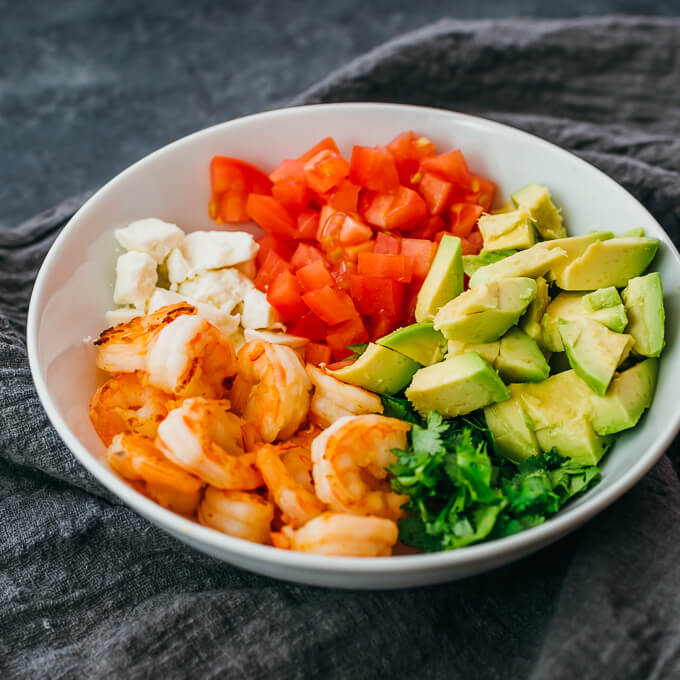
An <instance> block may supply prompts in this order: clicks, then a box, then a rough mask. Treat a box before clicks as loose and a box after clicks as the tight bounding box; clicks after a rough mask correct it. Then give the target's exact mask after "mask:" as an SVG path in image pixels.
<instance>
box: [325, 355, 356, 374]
mask: <svg viewBox="0 0 680 680" xmlns="http://www.w3.org/2000/svg"><path fill="white" fill-rule="evenodd" d="M347 352H348V353H349V350H347ZM355 361H356V358H355V357H351V358H348V359H340V361H334V362H333V363H332V364H328V366H326V368H327V369H328V370H329V371H339V370H340V369H341V368H345V367H346V366H351V365H352V364H353V363H354V362H355Z"/></svg>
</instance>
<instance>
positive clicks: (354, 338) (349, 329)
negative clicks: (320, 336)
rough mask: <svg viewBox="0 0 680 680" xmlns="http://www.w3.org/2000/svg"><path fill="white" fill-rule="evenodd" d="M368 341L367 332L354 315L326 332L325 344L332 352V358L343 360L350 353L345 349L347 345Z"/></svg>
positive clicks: (360, 319) (358, 318) (359, 319)
mask: <svg viewBox="0 0 680 680" xmlns="http://www.w3.org/2000/svg"><path fill="white" fill-rule="evenodd" d="M367 340H368V331H367V330H366V326H364V322H363V320H362V318H361V317H360V316H359V315H358V314H355V315H354V316H352V317H351V318H350V319H348V320H347V321H344V322H343V323H339V324H336V325H335V326H333V328H330V329H329V330H328V336H327V338H326V342H327V343H328V346H329V347H330V348H331V351H332V352H333V358H334V359H335V360H336V361H337V360H338V359H344V358H345V357H347V356H349V355H350V354H351V353H352V351H351V350H349V349H347V345H356V344H359V343H360V342H366V341H367Z"/></svg>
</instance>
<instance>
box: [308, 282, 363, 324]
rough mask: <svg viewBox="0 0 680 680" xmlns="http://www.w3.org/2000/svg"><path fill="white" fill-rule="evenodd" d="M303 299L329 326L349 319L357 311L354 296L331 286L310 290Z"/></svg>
mask: <svg viewBox="0 0 680 680" xmlns="http://www.w3.org/2000/svg"><path fill="white" fill-rule="evenodd" d="M302 299H303V300H304V301H305V303H306V304H307V306H308V307H309V308H310V309H311V310H312V311H313V312H314V314H316V315H317V316H318V317H319V318H320V319H321V320H322V321H323V322H324V323H325V324H328V325H329V326H334V325H335V324H338V323H342V322H343V321H347V320H348V319H351V318H352V317H353V316H355V315H356V313H357V311H356V308H355V306H354V303H353V302H352V298H351V297H350V296H349V295H347V293H345V292H343V291H341V290H336V289H335V288H331V286H324V287H323V288H318V289H317V290H312V291H309V292H308V293H305V294H304V295H303V296H302Z"/></svg>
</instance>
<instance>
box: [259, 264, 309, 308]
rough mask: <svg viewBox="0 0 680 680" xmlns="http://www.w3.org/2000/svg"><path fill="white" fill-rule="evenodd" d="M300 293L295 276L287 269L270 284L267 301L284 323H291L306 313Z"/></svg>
mask: <svg viewBox="0 0 680 680" xmlns="http://www.w3.org/2000/svg"><path fill="white" fill-rule="evenodd" d="M300 292H301V291H300V284H299V283H298V281H297V279H296V278H295V275H294V274H292V273H291V271H290V270H289V269H284V270H283V271H282V272H280V273H279V274H278V275H277V277H276V278H275V279H274V280H273V281H272V283H271V284H270V286H269V290H268V291H267V300H268V301H269V303H270V304H271V305H272V306H273V307H275V308H276V311H277V312H278V313H279V314H280V315H281V317H282V318H283V319H284V320H285V321H291V320H293V319H297V318H299V317H300V316H301V315H303V314H304V313H305V312H306V311H307V306H306V305H305V303H304V302H303V301H302V296H301V295H300Z"/></svg>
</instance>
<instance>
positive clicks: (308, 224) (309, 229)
mask: <svg viewBox="0 0 680 680" xmlns="http://www.w3.org/2000/svg"><path fill="white" fill-rule="evenodd" d="M318 228H319V211H318V210H310V209H307V210H303V211H302V212H301V213H300V214H299V215H298V216H297V233H296V236H297V238H305V239H313V238H315V237H316V232H317V229H318Z"/></svg>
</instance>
